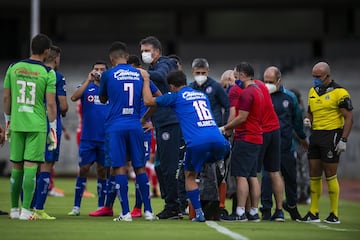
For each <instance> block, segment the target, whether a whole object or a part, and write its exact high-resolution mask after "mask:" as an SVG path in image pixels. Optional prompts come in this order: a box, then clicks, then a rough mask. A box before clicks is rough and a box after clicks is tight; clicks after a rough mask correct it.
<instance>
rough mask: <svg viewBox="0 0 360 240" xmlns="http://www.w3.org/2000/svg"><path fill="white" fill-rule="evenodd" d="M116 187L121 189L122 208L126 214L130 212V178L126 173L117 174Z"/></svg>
mask: <svg viewBox="0 0 360 240" xmlns="http://www.w3.org/2000/svg"><path fill="white" fill-rule="evenodd" d="M115 183H116V187H120V189H116V190H118V191H119V193H118V194H119V195H118V196H119V200H120V204H121V208H122V214H123V215H125V214H127V213H128V212H130V208H129V199H128V179H127V175H126V174H119V175H116V176H115Z"/></svg>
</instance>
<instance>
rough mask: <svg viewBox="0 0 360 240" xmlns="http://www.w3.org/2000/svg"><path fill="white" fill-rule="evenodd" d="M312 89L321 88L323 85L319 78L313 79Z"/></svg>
mask: <svg viewBox="0 0 360 240" xmlns="http://www.w3.org/2000/svg"><path fill="white" fill-rule="evenodd" d="M313 82H314V87H323V86H324V83H323V82H322V81H321V80H320V78H314V80H313Z"/></svg>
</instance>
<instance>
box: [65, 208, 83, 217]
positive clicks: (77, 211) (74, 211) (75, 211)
mask: <svg viewBox="0 0 360 240" xmlns="http://www.w3.org/2000/svg"><path fill="white" fill-rule="evenodd" d="M67 215H68V216H79V215H80V209H79V208H76V207H74V208H73V209H72V210H71V211H70V212H68V214H67Z"/></svg>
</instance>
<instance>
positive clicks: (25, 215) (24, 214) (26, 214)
mask: <svg viewBox="0 0 360 240" xmlns="http://www.w3.org/2000/svg"><path fill="white" fill-rule="evenodd" d="M19 219H20V220H38V219H39V218H38V216H36V215H35V214H33V212H32V211H30V210H27V209H25V208H21V213H20V216H19Z"/></svg>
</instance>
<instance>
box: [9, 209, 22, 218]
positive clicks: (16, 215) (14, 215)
mask: <svg viewBox="0 0 360 240" xmlns="http://www.w3.org/2000/svg"><path fill="white" fill-rule="evenodd" d="M19 217H20V209H19V208H11V209H10V214H9V218H10V219H19Z"/></svg>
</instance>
